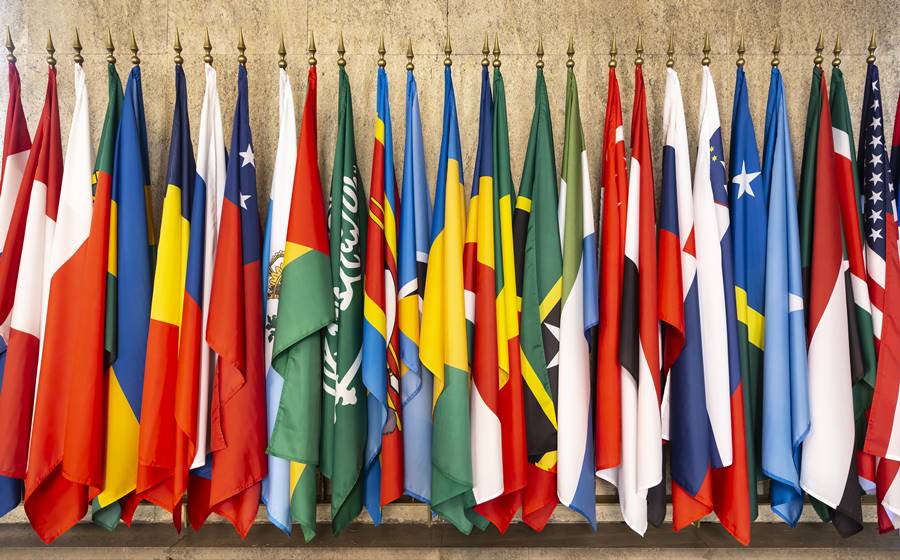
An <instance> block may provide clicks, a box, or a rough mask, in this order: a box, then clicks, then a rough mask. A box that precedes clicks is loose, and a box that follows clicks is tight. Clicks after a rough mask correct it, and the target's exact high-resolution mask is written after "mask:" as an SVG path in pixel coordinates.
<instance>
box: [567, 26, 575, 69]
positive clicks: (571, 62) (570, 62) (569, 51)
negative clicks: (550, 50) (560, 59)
mask: <svg viewBox="0 0 900 560" xmlns="http://www.w3.org/2000/svg"><path fill="white" fill-rule="evenodd" d="M566 55H567V56H568V57H569V59H568V60H566V68H569V69H572V68H574V67H575V59H574V58H573V57H574V56H575V39H573V38H572V34H571V33H569V48H568V49H566Z"/></svg>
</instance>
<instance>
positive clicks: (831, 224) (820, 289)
mask: <svg viewBox="0 0 900 560" xmlns="http://www.w3.org/2000/svg"><path fill="white" fill-rule="evenodd" d="M833 132H834V133H833ZM835 137H838V138H841V139H842V140H843V141H844V142H843V143H842V147H841V148H839V149H843V150H844V153H845V154H847V155H849V153H850V152H849V138H848V137H846V136H843V137H842V136H841V134H840V133H839V131H832V122H831V115H830V113H829V111H828V92H827V90H826V89H825V82H824V80H823V76H822V69H821V68H819V67H818V66H817V67H816V68H814V69H813V79H812V90H811V91H810V101H809V112H808V114H807V122H806V145H805V146H804V150H803V156H804V157H803V166H802V169H803V171H802V174H801V178H800V201H801V207H800V232H801V251H803V253H801V254H802V255H803V257H804V259H803V262H804V264H807V265H808V269H807V271H806V275H807V278H808V283H809V291H808V294H809V295H808V296H807V297H808V306H807V307H808V315H807V339H808V342H807V348H808V350H807V351H808V354H809V404H810V430H809V434H808V435H807V437H806V440H805V441H804V442H803V450H802V454H803V460H802V464H801V468H800V484H801V487H802V488H803V489H804V490H805V491H806V492H807V493H809V495H810V496H811V497H813V498H815V499H816V500H819V501H820V502H821V503H822V504H823V505H824V506H827V507H828V508H831V509H832V510H833V512H834V514H833V515H832V522H833V524H834V525H835V528H837V529H838V531H839V532H840V533H841V534H843V535H848V534H852V533H853V532H855V531H854V526H856V527H857V529H856V530H858V529H861V528H862V525H861V523H859V524H857V523H858V522H859V521H860V520H861V517H862V510H861V505H860V500H859V497H860V496H859V495H860V489H859V482H858V480H857V476H856V463H855V461H854V457H853V450H854V415H853V398H852V372H853V369H852V368H853V365H852V363H851V353H850V332H849V325H848V323H849V315H848V312H850V311H851V310H850V309H848V298H847V294H848V290H849V289H850V288H849V286H848V285H847V284H848V275H847V274H846V273H845V272H846V271H847V270H848V267H849V264H848V263H847V260H846V257H845V253H844V249H843V247H842V239H841V229H840V228H837V227H835V226H836V224H838V223H841V222H842V221H843V220H842V219H841V207H840V199H841V187H840V185H839V184H838V183H839V181H840V180H841V179H842V176H841V175H839V174H838V170H837V169H836V168H837V163H838V161H837V157H836V155H835V149H836V148H835V144H834V138H835ZM847 229H848V228H844V231H845V234H846V231H847Z"/></svg>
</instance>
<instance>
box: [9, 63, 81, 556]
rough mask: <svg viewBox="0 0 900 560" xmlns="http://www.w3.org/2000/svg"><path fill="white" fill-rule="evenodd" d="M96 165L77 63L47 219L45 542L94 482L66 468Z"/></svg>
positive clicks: (36, 477)
mask: <svg viewBox="0 0 900 560" xmlns="http://www.w3.org/2000/svg"><path fill="white" fill-rule="evenodd" d="M93 163H94V162H93V143H92V142H91V134H90V116H89V113H88V96H87V83H86V80H85V76H84V70H83V69H82V67H81V65H80V64H75V108H74V111H73V113H72V128H71V130H70V131H69V142H68V147H67V149H66V161H65V172H64V174H63V177H62V185H61V188H60V192H59V195H58V196H59V199H58V211H57V219H56V227H55V231H54V230H53V229H52V228H49V227H47V226H49V225H50V222H49V221H48V222H47V223H46V225H45V231H46V234H45V235H46V237H45V238H44V243H45V246H46V247H47V248H48V253H47V254H45V262H46V266H45V271H44V274H45V288H44V294H45V295H44V297H45V299H44V301H43V305H42V316H43V317H44V323H43V325H42V329H43V335H42V337H41V342H42V346H41V356H40V367H39V374H38V382H37V395H36V399H35V408H34V417H33V422H32V430H31V447H30V449H29V457H28V475H27V477H26V479H25V512H26V513H27V514H28V517H29V519H30V520H31V523H32V526H33V527H34V528H35V531H36V532H37V533H38V535H39V536H40V537H41V538H42V539H43V540H44V541H45V542H49V541H51V540H53V539H54V538H56V537H57V536H59V535H61V534H62V533H63V532H65V531H66V530H67V529H69V528H70V527H71V526H72V525H74V524H75V523H77V522H78V521H80V520H81V518H82V517H84V514H85V512H86V511H87V506H88V488H87V486H86V485H84V484H80V483H78V482H72V481H70V480H69V479H67V478H66V477H64V476H63V472H62V468H61V466H62V460H63V453H64V448H65V437H66V416H67V404H68V398H71V391H70V389H69V388H70V387H71V386H72V385H73V384H74V383H77V382H78V381H79V380H78V378H77V377H74V376H73V373H78V372H79V370H78V369H77V368H75V367H73V365H74V364H77V363H79V362H80V361H81V360H82V358H83V354H82V352H83V351H87V352H90V351H91V348H90V347H89V346H82V342H83V341H82V339H81V337H79V336H73V332H72V329H73V325H75V324H79V323H80V322H81V321H82V320H83V319H84V318H85V317H87V315H86V314H87V313H89V312H92V311H94V310H93V309H90V308H85V307H84V303H85V301H86V300H83V299H82V297H81V291H82V282H83V276H82V275H83V273H84V259H85V257H86V255H87V254H88V253H87V249H88V235H89V233H90V228H91V212H92V206H93V200H92V193H91V175H92V171H93V170H92V167H93ZM48 203H49V199H48ZM48 208H49V204H48ZM83 349H84V350H83Z"/></svg>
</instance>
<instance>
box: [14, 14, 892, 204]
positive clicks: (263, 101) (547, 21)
mask: <svg viewBox="0 0 900 560" xmlns="http://www.w3.org/2000/svg"><path fill="white" fill-rule="evenodd" d="M0 24H2V25H7V24H8V25H9V26H10V28H11V31H12V35H13V39H14V41H15V42H16V45H17V51H16V54H17V55H18V56H19V66H20V71H21V74H22V82H23V92H24V103H25V107H26V111H27V113H28V121H29V125H30V128H31V130H32V132H33V131H34V127H35V126H36V121H37V118H38V115H39V113H40V108H41V103H42V100H43V94H44V84H45V81H46V64H45V62H44V59H45V57H46V52H45V51H44V45H45V43H46V39H47V30H48V28H49V29H50V30H52V32H53V36H54V39H55V43H56V47H57V58H58V59H59V60H60V64H59V66H58V67H59V75H60V77H59V81H60V102H61V113H62V119H63V123H62V126H63V135H64V138H63V142H64V144H63V145H65V135H66V134H67V132H68V126H69V122H68V121H69V116H70V113H71V107H72V102H73V99H72V84H71V82H72V70H71V64H72V62H71V47H70V45H71V41H72V35H73V28H74V27H75V26H78V28H79V30H80V33H81V39H82V43H83V44H84V56H85V62H84V67H85V70H86V72H87V76H88V85H89V88H90V95H91V100H90V105H91V109H92V116H91V121H92V124H93V132H94V142H95V143H96V142H97V140H98V139H99V129H100V126H101V123H102V119H103V111H104V107H105V103H106V100H105V95H106V90H105V79H106V78H105V76H106V73H105V63H104V56H105V54H106V53H105V51H104V44H105V35H106V28H107V26H109V27H110V28H111V29H112V33H113V37H114V40H115V43H116V46H117V49H118V50H117V54H118V58H119V69H120V73H121V74H122V76H123V79H124V78H126V77H127V71H128V69H129V66H130V64H129V62H128V58H129V56H130V53H128V49H127V48H128V43H129V38H130V37H129V35H128V31H129V30H130V29H132V28H133V29H134V32H135V34H136V36H137V41H138V45H139V47H140V57H141V59H142V68H143V76H144V78H143V81H144V99H145V103H146V112H147V124H148V129H149V140H150V158H151V175H152V179H153V186H154V206H155V210H156V215H157V220H158V219H159V218H158V215H159V209H160V205H161V200H162V192H163V189H164V187H165V184H164V181H165V165H166V161H165V160H166V154H167V151H168V142H169V129H170V126H171V110H172V102H173V99H174V85H173V84H174V80H173V62H172V56H173V52H172V49H171V45H172V43H173V41H174V38H175V29H176V27H177V28H178V29H179V30H180V32H181V41H182V44H183V46H184V52H183V56H184V57H185V60H186V62H185V64H184V67H185V72H186V73H187V79H188V88H189V90H188V96H189V100H190V101H189V102H190V106H191V113H190V114H191V119H192V121H193V123H192V124H193V128H194V134H195V135H196V126H197V124H198V123H199V109H200V97H201V94H202V90H203V63H202V55H203V51H202V44H203V30H204V27H205V26H208V27H209V33H210V38H211V40H212V44H213V55H214V56H215V65H216V68H217V69H218V70H219V86H220V89H219V92H220V96H221V99H222V104H223V113H224V117H225V131H226V135H230V128H231V116H232V111H233V105H234V97H235V74H236V66H237V62H236V57H237V51H236V50H235V44H236V42H237V31H238V27H239V26H242V27H243V29H244V36H245V39H246V43H247V56H248V58H249V62H248V65H247V68H248V71H249V74H250V94H251V97H250V107H251V121H252V123H251V124H252V126H253V133H254V139H255V144H256V149H255V151H256V161H257V169H258V177H259V189H260V193H261V196H262V197H263V200H261V203H262V204H261V206H262V207H263V208H265V202H266V199H267V194H266V193H267V192H268V188H269V182H270V181H271V170H272V163H273V161H274V157H275V154H274V151H275V145H276V141H277V120H278V114H277V113H278V105H277V94H278V85H277V84H278V80H277V77H278V74H277V71H278V67H277V61H278V56H277V49H278V37H279V34H280V33H281V32H283V33H284V37H285V43H286V44H287V49H288V62H289V66H288V70H289V72H290V75H291V77H292V80H293V85H294V94H295V96H296V97H297V100H296V101H297V110H298V113H299V111H300V107H301V104H302V99H303V97H302V96H303V95H305V89H306V78H305V76H306V74H305V73H306V55H305V49H306V38H307V30H312V31H314V32H315V34H316V41H317V45H318V47H319V52H318V59H319V73H320V78H319V84H320V85H319V163H320V166H321V169H322V175H323V178H324V179H325V180H326V181H327V180H328V178H329V177H330V175H331V160H332V155H333V149H334V146H333V144H334V137H335V133H336V130H335V127H336V121H337V111H336V106H337V67H336V65H335V61H336V59H337V56H336V54H335V49H336V46H337V38H338V33H339V32H340V31H341V30H343V33H344V39H345V44H346V47H347V51H348V52H347V61H348V64H347V71H348V72H349V74H350V81H351V85H352V90H353V95H354V101H355V103H356V105H355V107H354V110H355V114H356V137H357V149H358V152H359V159H360V161H359V165H360V169H361V173H362V176H363V178H364V179H365V182H366V183H368V177H369V173H370V170H371V152H372V141H373V140H372V138H373V120H374V114H375V70H376V65H375V61H376V59H377V57H378V55H377V53H376V50H377V47H378V38H379V35H380V34H381V33H384V37H385V44H386V46H387V49H388V55H387V57H386V58H387V63H388V64H387V70H388V73H389V77H390V79H391V113H392V115H393V126H394V139H395V143H396V144H395V153H396V154H397V161H396V168H397V169H398V177H399V170H401V169H402V158H403V153H402V146H403V140H404V130H403V129H404V115H405V107H404V100H405V93H404V92H405V76H404V74H405V70H404V65H405V63H406V59H405V52H406V42H407V38H410V39H412V42H413V47H414V49H415V52H416V57H415V63H416V71H415V72H416V77H417V79H418V83H419V95H420V104H421V109H422V121H423V126H424V135H425V153H426V159H427V164H428V170H429V178H432V180H433V175H434V172H435V170H436V160H437V156H438V150H439V143H440V126H441V111H442V95H443V83H442V70H443V66H442V64H441V60H442V59H443V41H444V36H445V34H446V33H447V32H448V31H449V33H450V35H451V38H452V41H453V49H454V56H453V73H454V80H455V86H456V93H457V104H458V107H459V120H460V127H461V132H462V145H463V155H464V162H463V164H464V168H465V177H466V182H467V183H470V182H471V173H472V167H473V164H474V159H475V147H476V137H477V130H478V122H477V119H478V96H479V87H480V83H479V82H480V70H481V66H480V64H479V61H480V60H481V54H480V53H481V47H482V41H483V37H484V33H485V32H486V31H488V32H490V33H491V36H492V41H493V34H494V32H495V31H496V32H499V34H500V45H501V49H502V51H503V56H502V61H503V67H502V69H503V73H504V78H505V82H506V87H507V96H508V105H509V117H510V141H511V144H512V145H511V151H512V167H513V177H514V179H516V180H518V177H519V175H520V173H521V167H522V159H523V157H524V152H525V145H526V142H527V135H528V129H529V123H530V119H531V112H532V107H533V88H534V62H535V57H534V52H535V49H536V45H537V40H538V37H539V36H541V35H543V40H544V48H545V51H546V56H545V62H546V70H545V72H546V76H547V82H548V87H549V93H550V103H551V107H552V109H553V119H554V125H555V128H556V141H557V153H558V154H561V151H562V138H561V136H562V127H563V109H564V107H563V104H564V96H565V70H566V68H565V59H566V56H565V50H566V43H567V39H568V35H569V33H572V34H573V36H574V40H575V49H576V54H575V62H576V65H575V72H576V75H577V77H578V80H579V89H580V94H581V97H580V99H581V116H582V119H583V122H584V128H585V135H586V140H587V149H588V159H589V161H590V164H591V172H592V179H593V183H594V184H595V185H596V184H597V183H598V180H599V161H600V155H601V154H600V146H601V141H602V128H603V117H604V115H603V112H604V107H605V102H606V88H607V61H608V54H607V52H608V51H609V42H610V40H611V38H612V34H613V32H614V31H615V32H616V33H617V34H618V39H619V52H620V56H619V62H620V65H619V82H620V84H621V89H622V100H623V105H624V106H625V107H624V111H625V115H624V118H625V131H626V142H628V141H629V138H628V136H629V132H628V131H629V128H630V124H629V123H630V120H631V119H630V107H631V103H632V101H631V100H632V96H633V87H632V86H633V59H634V45H635V41H636V39H637V32H638V30H643V34H644V47H645V54H644V58H645V59H646V63H645V74H644V75H645V79H646V80H647V82H646V85H647V94H648V110H649V112H650V115H649V117H650V128H651V134H652V138H653V153H654V159H655V160H656V161H655V163H656V169H657V172H658V169H659V162H660V158H661V147H662V123H661V116H662V106H663V90H664V85H665V59H666V55H665V50H666V40H667V37H668V35H669V34H670V33H672V34H674V37H675V45H676V50H677V54H676V60H677V65H676V68H677V69H678V70H679V73H680V77H681V83H682V86H683V94H684V98H685V105H686V111H687V120H688V127H689V134H691V142H693V141H694V133H695V132H696V119H697V106H698V103H699V97H698V93H699V85H700V84H699V82H700V58H701V56H702V55H701V54H700V51H701V48H702V35H703V32H704V31H709V32H710V39H711V43H712V55H711V58H712V65H711V67H712V71H713V75H714V77H715V83H716V89H717V93H718V98H719V107H720V111H721V115H722V125H723V129H724V132H725V134H724V136H725V140H726V150H727V149H728V146H727V142H728V135H729V131H730V122H731V102H732V93H733V88H734V62H735V58H736V55H735V54H734V51H735V46H736V44H737V41H738V37H739V36H740V34H741V33H742V32H743V33H744V34H745V35H746V40H747V55H746V59H747V65H746V71H747V75H748V80H749V86H750V98H751V110H752V113H753V116H754V122H755V124H756V131H757V137H758V138H759V139H760V142H761V139H762V128H763V118H764V112H765V103H766V92H767V90H768V76H769V71H770V66H769V60H770V58H771V54H770V51H771V47H772V42H773V39H774V36H775V33H776V32H780V33H781V36H782V48H781V56H780V58H781V61H782V63H781V68H782V71H783V73H784V77H785V82H786V87H787V96H788V104H789V107H788V109H789V112H790V120H791V129H792V133H793V138H794V153H795V159H797V160H798V162H799V153H800V151H801V147H802V144H801V142H802V133H803V122H804V119H805V114H806V101H807V96H808V91H809V77H810V71H811V67H812V58H813V56H814V52H813V48H814V46H815V43H816V38H817V36H818V33H819V31H820V30H822V31H824V32H825V36H826V54H827V55H828V56H827V57H826V61H830V60H831V55H830V51H831V49H832V46H833V44H834V39H835V34H836V33H838V32H840V34H841V41H842V43H843V46H844V52H843V55H842V58H843V61H844V62H843V65H842V69H843V70H844V72H845V76H846V81H847V85H848V88H849V92H848V93H849V97H850V104H851V112H852V113H853V116H854V122H856V123H858V118H859V110H860V103H861V98H862V88H863V80H864V76H865V56H866V52H865V50H866V45H867V43H868V40H869V34H870V33H871V30H872V29H873V27H874V28H875V29H876V30H877V31H878V36H879V43H880V45H879V50H878V59H879V63H880V68H881V72H882V94H883V95H884V99H885V106H886V110H885V116H886V121H887V122H888V123H891V124H892V123H893V114H894V106H895V103H896V99H897V94H898V88H900V78H898V73H900V31H898V30H900V9H897V1H896V0H849V1H844V2H836V1H831V0H818V1H813V0H758V1H755V2H731V1H730V0H630V1H628V2H620V1H615V0H565V1H562V0H558V1H553V2H547V1H541V0H515V1H509V0H418V1H410V0H394V1H389V2H376V1H372V0H255V1H253V2H239V1H237V0H110V1H93V2H92V1H87V0H74V1H72V0H70V1H61V0H45V1H43V2H29V1H25V0H4V1H3V2H2V3H0ZM826 65H827V62H826ZM6 96H7V90H6V85H5V84H0V105H2V106H3V107H5V105H6ZM298 118H299V116H298ZM891 128H892V127H891V126H889V127H888V130H891ZM227 138H228V137H227V136H226V141H227Z"/></svg>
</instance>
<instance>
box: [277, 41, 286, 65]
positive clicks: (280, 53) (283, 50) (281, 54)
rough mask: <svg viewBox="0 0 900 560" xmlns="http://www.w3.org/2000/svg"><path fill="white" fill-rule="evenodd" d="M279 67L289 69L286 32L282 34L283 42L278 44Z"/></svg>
mask: <svg viewBox="0 0 900 560" xmlns="http://www.w3.org/2000/svg"><path fill="white" fill-rule="evenodd" d="M278 67H279V68H281V69H282V70H284V69H285V68H287V49H286V48H285V47H284V31H282V32H281V40H280V41H279V42H278Z"/></svg>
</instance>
